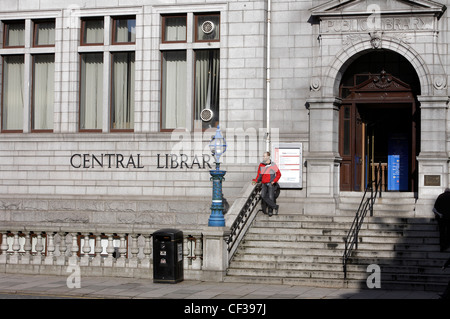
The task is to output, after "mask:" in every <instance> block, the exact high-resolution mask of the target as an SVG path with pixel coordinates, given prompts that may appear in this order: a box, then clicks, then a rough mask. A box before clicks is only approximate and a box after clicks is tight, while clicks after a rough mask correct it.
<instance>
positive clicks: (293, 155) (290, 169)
mask: <svg viewBox="0 0 450 319" xmlns="http://www.w3.org/2000/svg"><path fill="white" fill-rule="evenodd" d="M302 155H303V154H302V143H290V144H287V143H286V144H280V145H275V146H274V148H273V160H274V161H275V163H276V164H277V166H278V168H279V169H280V172H281V178H280V180H279V181H278V184H280V186H281V187H282V188H302V187H303V186H302V166H303V164H302V163H303V156H302Z"/></svg>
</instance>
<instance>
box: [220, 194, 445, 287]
mask: <svg viewBox="0 0 450 319" xmlns="http://www.w3.org/2000/svg"><path fill="white" fill-rule="evenodd" d="M358 195H359V196H358ZM360 200H361V193H348V194H343V195H342V196H341V199H340V203H339V209H338V212H337V213H336V215H333V216H310V215H303V214H294V213H291V214H283V210H282V204H281V205H280V215H274V216H272V217H268V216H267V215H264V214H262V213H258V215H257V217H256V218H255V220H254V221H253V224H252V226H251V227H250V228H249V230H248V232H247V234H246V235H245V237H244V239H243V241H242V242H241V244H240V246H239V248H238V249H237V251H236V254H235V255H234V257H233V259H232V260H231V262H230V267H229V269H228V273H227V276H226V278H225V281H228V282H255V283H271V284H291V285H309V286H315V287H336V288H340V287H354V288H362V289H364V288H367V285H366V280H367V278H368V276H369V275H370V274H371V272H367V267H368V265H370V264H377V265H378V266H380V269H381V288H383V289H407V290H413V289H415V290H430V291H437V292H441V291H443V290H444V289H445V287H446V285H447V283H448V282H449V280H450V270H448V269H447V270H445V271H442V270H441V266H442V264H443V263H444V262H445V260H446V259H447V258H448V257H449V256H450V250H448V251H447V252H443V253H441V252H439V233H438V229H437V224H436V222H435V220H434V219H433V218H417V217H414V207H415V200H414V198H413V196H412V195H410V194H408V193H406V194H402V193H383V197H382V198H381V199H377V202H376V204H375V206H374V214H373V217H370V216H369V215H368V216H367V217H366V219H365V221H364V223H363V225H362V229H361V231H360V234H359V241H358V242H359V243H358V249H357V250H355V251H354V252H353V254H352V256H351V258H350V260H349V262H348V265H347V277H346V278H345V279H344V273H343V267H342V254H343V251H344V240H343V238H344V237H345V236H346V234H347V231H348V229H349V228H350V226H351V223H352V221H353V218H354V214H355V212H356V209H357V207H358V205H359V201H360Z"/></svg>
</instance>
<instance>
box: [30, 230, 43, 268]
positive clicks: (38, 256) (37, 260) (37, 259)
mask: <svg viewBox="0 0 450 319" xmlns="http://www.w3.org/2000/svg"><path fill="white" fill-rule="evenodd" d="M34 249H35V250H36V253H35V255H34V256H33V265H40V264H41V263H42V256H43V255H44V254H45V252H44V245H43V244H42V233H41V232H38V233H37V234H36V245H35V246H34Z"/></svg>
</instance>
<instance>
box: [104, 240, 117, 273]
mask: <svg viewBox="0 0 450 319" xmlns="http://www.w3.org/2000/svg"><path fill="white" fill-rule="evenodd" d="M113 241H114V238H113V234H108V246H107V247H106V252H107V253H108V256H107V257H106V258H105V260H104V261H103V265H104V266H107V267H112V266H113V265H114V262H115V260H114V257H113V254H114V243H113Z"/></svg>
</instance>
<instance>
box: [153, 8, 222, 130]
mask: <svg viewBox="0 0 450 319" xmlns="http://www.w3.org/2000/svg"><path fill="white" fill-rule="evenodd" d="M161 21H162V32H161V45H160V49H161V57H162V58H161V119H160V121H161V125H160V128H161V130H162V131H167V130H174V129H177V128H188V127H192V126H193V124H194V123H195V122H198V123H200V122H201V123H202V124H201V125H202V127H203V129H207V128H211V127H215V126H217V124H218V122H219V109H220V108H219V89H220V88H219V83H220V43H219V41H220V33H219V30H220V29H219V28H220V25H219V22H220V15H219V14H218V13H208V14H206V13H202V14H194V13H192V12H190V13H187V14H177V15H162V16H161ZM187 21H191V23H187ZM189 35H192V36H189ZM204 42H208V45H207V46H206V45H205V43H204ZM190 78H191V79H190ZM205 109H206V110H207V112H203V111H204V110H205ZM202 114H203V116H202ZM204 114H207V115H208V116H204ZM194 125H195V124H194Z"/></svg>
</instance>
